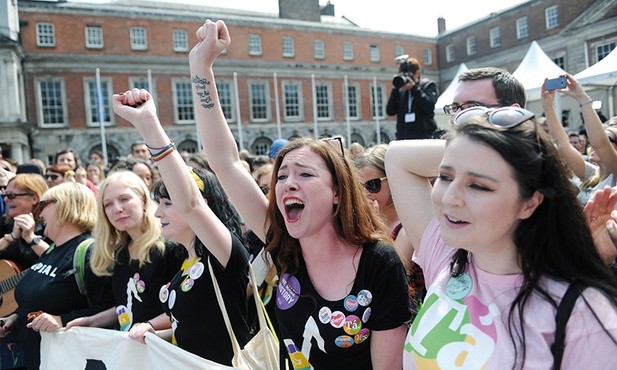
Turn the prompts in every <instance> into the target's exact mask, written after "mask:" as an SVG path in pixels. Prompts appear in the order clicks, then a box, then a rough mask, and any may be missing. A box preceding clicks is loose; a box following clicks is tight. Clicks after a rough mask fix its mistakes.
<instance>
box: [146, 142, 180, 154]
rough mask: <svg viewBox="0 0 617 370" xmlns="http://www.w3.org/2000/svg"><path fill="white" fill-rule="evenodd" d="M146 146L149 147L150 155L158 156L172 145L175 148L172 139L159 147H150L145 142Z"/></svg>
mask: <svg viewBox="0 0 617 370" xmlns="http://www.w3.org/2000/svg"><path fill="white" fill-rule="evenodd" d="M146 146H147V147H148V149H150V156H152V157H158V156H160V155H161V154H163V153H165V152H166V151H168V150H169V148H172V147H174V148H175V143H174V142H173V141H171V142H170V143H169V144H167V145H165V146H164V147H161V148H151V147H149V146H148V144H146ZM152 150H155V151H156V152H153V151H152Z"/></svg>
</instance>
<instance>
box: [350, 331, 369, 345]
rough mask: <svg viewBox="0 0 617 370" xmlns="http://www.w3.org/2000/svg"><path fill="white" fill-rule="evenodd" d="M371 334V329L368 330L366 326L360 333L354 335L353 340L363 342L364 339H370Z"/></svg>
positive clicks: (357, 342)
mask: <svg viewBox="0 0 617 370" xmlns="http://www.w3.org/2000/svg"><path fill="white" fill-rule="evenodd" d="M370 334H371V332H370V330H368V329H367V328H364V329H362V330H360V332H359V333H358V334H356V335H354V337H353V341H354V342H355V343H356V344H360V343H363V342H364V341H366V340H367V339H368V337H369V335H370Z"/></svg>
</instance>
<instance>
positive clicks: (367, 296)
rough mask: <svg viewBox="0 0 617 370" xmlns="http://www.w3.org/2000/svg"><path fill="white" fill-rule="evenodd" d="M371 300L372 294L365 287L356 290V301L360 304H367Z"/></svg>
mask: <svg viewBox="0 0 617 370" xmlns="http://www.w3.org/2000/svg"><path fill="white" fill-rule="evenodd" d="M372 301H373V294H371V292H369V291H368V290H366V289H363V290H361V291H359V292H358V303H359V304H360V306H364V307H366V306H368V305H369V304H371V302H372Z"/></svg>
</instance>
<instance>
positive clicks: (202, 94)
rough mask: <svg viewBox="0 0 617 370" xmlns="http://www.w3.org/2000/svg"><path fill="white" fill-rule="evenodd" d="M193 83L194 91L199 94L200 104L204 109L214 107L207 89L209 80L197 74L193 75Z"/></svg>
mask: <svg viewBox="0 0 617 370" xmlns="http://www.w3.org/2000/svg"><path fill="white" fill-rule="evenodd" d="M193 85H194V86H195V93H196V94H197V95H198V96H199V101H200V102H201V106H202V107H204V108H206V109H210V108H212V107H214V103H213V102H212V97H211V96H210V91H208V85H210V81H208V80H206V79H205V78H201V77H199V76H194V77H193Z"/></svg>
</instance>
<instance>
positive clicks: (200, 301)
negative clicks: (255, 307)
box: [159, 235, 250, 365]
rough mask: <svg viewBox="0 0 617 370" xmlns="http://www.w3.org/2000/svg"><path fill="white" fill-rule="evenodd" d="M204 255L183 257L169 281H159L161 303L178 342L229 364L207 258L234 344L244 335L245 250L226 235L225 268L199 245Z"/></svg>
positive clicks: (228, 349) (226, 337) (244, 339)
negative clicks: (227, 254) (228, 244)
mask: <svg viewBox="0 0 617 370" xmlns="http://www.w3.org/2000/svg"><path fill="white" fill-rule="evenodd" d="M204 251H205V254H206V255H205V256H204V257H203V258H197V259H195V260H191V261H188V260H187V261H186V262H185V264H184V266H183V267H184V269H183V271H179V272H178V273H177V274H176V276H174V278H173V279H172V280H171V282H170V283H169V284H166V285H165V286H163V287H161V289H160V292H159V296H160V300H161V303H162V307H163V309H164V310H165V312H166V313H167V315H169V316H170V318H171V320H172V328H173V331H174V338H173V340H174V342H175V343H176V344H177V345H178V347H180V348H182V349H184V350H186V351H189V352H192V353H194V354H196V355H198V356H200V357H203V358H206V359H208V360H212V361H215V362H217V363H220V364H225V365H231V359H232V358H233V350H232V347H231V339H230V338H229V335H228V333H227V327H226V326H225V321H224V320H223V315H222V313H221V310H220V308H219V305H218V301H217V299H216V294H215V292H214V286H213V285H212V278H211V276H210V271H209V270H208V258H209V259H210V263H211V264H212V270H213V271H214V275H215V276H216V280H217V282H218V284H219V287H220V289H221V294H222V296H223V300H224V302H225V307H226V310H227V314H228V315H229V320H230V322H231V324H232V328H233V331H234V334H235V336H236V339H238V342H239V343H240V346H242V347H244V345H245V344H246V343H247V342H248V340H249V338H250V334H249V327H248V324H247V322H246V315H247V300H246V287H247V284H248V276H247V268H248V252H247V250H246V248H245V247H244V245H243V244H242V243H241V242H240V240H239V239H238V238H237V237H235V236H233V235H232V246H231V256H230V257H229V262H228V263H227V266H226V268H225V269H223V267H222V265H221V264H220V263H219V262H218V260H217V259H216V258H215V257H214V256H213V255H212V254H211V253H210V252H209V251H208V250H207V249H206V248H204Z"/></svg>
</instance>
